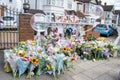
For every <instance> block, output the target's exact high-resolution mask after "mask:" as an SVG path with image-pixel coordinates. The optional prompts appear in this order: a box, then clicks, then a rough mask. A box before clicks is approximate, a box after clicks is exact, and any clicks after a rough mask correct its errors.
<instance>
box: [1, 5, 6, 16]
mask: <svg viewBox="0 0 120 80" xmlns="http://www.w3.org/2000/svg"><path fill="white" fill-rule="evenodd" d="M4 8H5V7H4V6H0V16H4Z"/></svg>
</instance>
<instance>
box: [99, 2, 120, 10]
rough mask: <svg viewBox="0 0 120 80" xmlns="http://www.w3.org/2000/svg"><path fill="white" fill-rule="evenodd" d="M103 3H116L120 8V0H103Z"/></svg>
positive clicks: (116, 7)
mask: <svg viewBox="0 0 120 80" xmlns="http://www.w3.org/2000/svg"><path fill="white" fill-rule="evenodd" d="M101 1H102V4H104V3H105V2H106V3H107V5H114V6H115V9H116V10H120V0H101Z"/></svg>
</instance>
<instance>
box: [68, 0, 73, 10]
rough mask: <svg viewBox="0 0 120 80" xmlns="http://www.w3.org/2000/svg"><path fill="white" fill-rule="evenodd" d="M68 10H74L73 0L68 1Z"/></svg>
mask: <svg viewBox="0 0 120 80" xmlns="http://www.w3.org/2000/svg"><path fill="white" fill-rule="evenodd" d="M68 9H72V0H68Z"/></svg>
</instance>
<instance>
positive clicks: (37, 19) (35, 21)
mask: <svg viewBox="0 0 120 80" xmlns="http://www.w3.org/2000/svg"><path fill="white" fill-rule="evenodd" d="M45 22H46V16H45V15H44V14H40V13H36V14H35V15H33V16H32V18H31V20H30V24H31V26H32V28H33V29H34V30H35V31H37V32H43V31H45Z"/></svg>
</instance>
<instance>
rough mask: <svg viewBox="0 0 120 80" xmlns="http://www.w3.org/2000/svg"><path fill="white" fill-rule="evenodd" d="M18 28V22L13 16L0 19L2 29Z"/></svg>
mask: <svg viewBox="0 0 120 80" xmlns="http://www.w3.org/2000/svg"><path fill="white" fill-rule="evenodd" d="M6 28H17V21H16V19H15V18H14V17H12V16H2V17H1V18H0V29H6Z"/></svg>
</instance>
